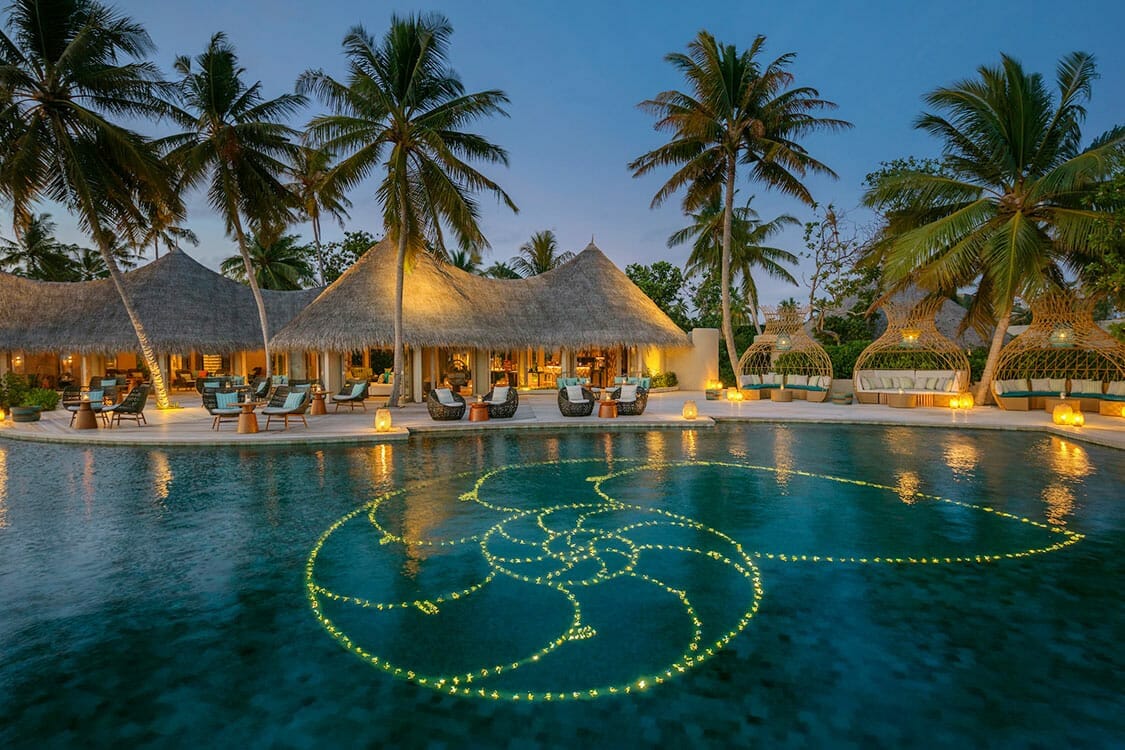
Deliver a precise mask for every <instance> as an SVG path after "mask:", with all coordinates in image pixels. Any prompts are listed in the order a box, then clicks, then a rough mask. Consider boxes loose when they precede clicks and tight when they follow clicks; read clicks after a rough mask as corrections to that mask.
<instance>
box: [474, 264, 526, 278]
mask: <svg viewBox="0 0 1125 750" xmlns="http://www.w3.org/2000/svg"><path fill="white" fill-rule="evenodd" d="M480 275H481V276H487V277H489V278H492V279H522V278H523V277H522V276H520V275H519V274H518V273H516V269H514V268H512V267H511V266H510V265H508V264H507V263H505V262H504V261H502V260H498V261H496V262H495V263H493V264H492V265H491V266H489V267H488V268H486V269H484V270H483V271H481V272H480Z"/></svg>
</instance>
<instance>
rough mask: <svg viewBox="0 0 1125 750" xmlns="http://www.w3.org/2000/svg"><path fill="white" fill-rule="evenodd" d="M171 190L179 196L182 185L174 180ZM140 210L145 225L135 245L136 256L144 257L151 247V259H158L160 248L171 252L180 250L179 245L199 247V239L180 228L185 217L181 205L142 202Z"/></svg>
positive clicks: (190, 232) (192, 233)
mask: <svg viewBox="0 0 1125 750" xmlns="http://www.w3.org/2000/svg"><path fill="white" fill-rule="evenodd" d="M173 189H174V190H175V191H176V194H177V195H179V194H180V191H181V189H182V184H181V182H180V181H179V180H176V181H175V183H174V184H173ZM141 210H142V211H143V212H144V215H145V223H144V227H143V231H142V233H141V236H140V239H139V240H138V243H137V253H138V255H142V256H143V255H144V252H145V248H147V247H149V246H150V245H151V246H152V255H153V258H159V257H160V246H161V245H164V248H165V250H167V251H168V252H172V251H173V250H179V249H180V243H181V242H183V243H187V244H189V245H192V246H194V247H198V246H199V237H197V236H196V234H195V232H193V231H191V230H190V229H188V228H187V227H184V226H180V223H181V222H182V221H183V220H184V218H185V217H186V212H185V211H184V207H183V204H182V203H179V204H178V205H176V206H169V205H167V204H164V203H153V202H147V201H142V206H141Z"/></svg>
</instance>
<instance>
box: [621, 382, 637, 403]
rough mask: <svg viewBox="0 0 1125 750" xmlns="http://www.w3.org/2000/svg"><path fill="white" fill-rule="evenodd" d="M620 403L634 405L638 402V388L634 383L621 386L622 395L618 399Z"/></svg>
mask: <svg viewBox="0 0 1125 750" xmlns="http://www.w3.org/2000/svg"><path fill="white" fill-rule="evenodd" d="M617 400H618V401H624V402H626V403H632V402H633V401H636V400H637V386H636V385H635V384H633V383H627V384H625V385H623V386H621V395H620V396H618V397H617Z"/></svg>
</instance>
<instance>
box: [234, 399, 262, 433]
mask: <svg viewBox="0 0 1125 750" xmlns="http://www.w3.org/2000/svg"><path fill="white" fill-rule="evenodd" d="M238 406H239V408H241V409H242V413H241V414H239V415H238V431H239V432H241V433H243V434H251V435H252V434H254V433H255V432H257V431H258V415H257V414H255V413H254V409H256V408H257V407H258V402H257V401H239V402H238Z"/></svg>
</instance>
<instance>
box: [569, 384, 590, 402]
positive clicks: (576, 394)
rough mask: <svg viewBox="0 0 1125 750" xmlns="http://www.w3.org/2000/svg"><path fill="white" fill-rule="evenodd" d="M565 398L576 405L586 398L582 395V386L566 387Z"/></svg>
mask: <svg viewBox="0 0 1125 750" xmlns="http://www.w3.org/2000/svg"><path fill="white" fill-rule="evenodd" d="M566 398H567V400H568V401H570V402H571V403H578V402H580V401H585V400H586V397H585V396H583V395H582V386H580V385H568V386H567V387H566Z"/></svg>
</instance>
